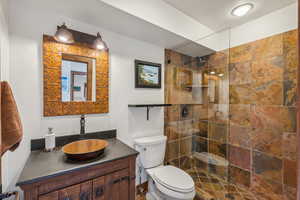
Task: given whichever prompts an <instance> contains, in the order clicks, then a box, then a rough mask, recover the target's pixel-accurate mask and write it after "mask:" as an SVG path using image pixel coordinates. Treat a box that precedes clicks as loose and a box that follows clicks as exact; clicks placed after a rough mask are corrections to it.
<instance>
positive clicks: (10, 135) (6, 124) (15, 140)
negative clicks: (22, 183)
mask: <svg viewBox="0 0 300 200" xmlns="http://www.w3.org/2000/svg"><path fill="white" fill-rule="evenodd" d="M22 137H23V129H22V123H21V119H20V115H19V112H18V108H17V104H16V102H15V99H14V96H13V93H12V90H11V88H10V86H9V84H8V82H6V81H2V82H1V138H2V144H1V146H2V148H1V155H3V154H4V153H5V152H6V151H7V150H10V151H14V150H15V149H16V148H17V147H18V146H19V144H20V142H21V140H22Z"/></svg>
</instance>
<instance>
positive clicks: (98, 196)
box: [93, 176, 107, 200]
mask: <svg viewBox="0 0 300 200" xmlns="http://www.w3.org/2000/svg"><path fill="white" fill-rule="evenodd" d="M106 190H107V189H106V187H105V176H102V177H100V178H97V179H94V180H93V200H104V195H105V192H106Z"/></svg>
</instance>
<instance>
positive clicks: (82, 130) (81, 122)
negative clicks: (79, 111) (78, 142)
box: [80, 115, 85, 135]
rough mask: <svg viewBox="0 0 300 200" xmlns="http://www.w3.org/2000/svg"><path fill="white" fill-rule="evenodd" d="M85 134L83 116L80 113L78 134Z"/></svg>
mask: <svg viewBox="0 0 300 200" xmlns="http://www.w3.org/2000/svg"><path fill="white" fill-rule="evenodd" d="M84 134H85V116H84V115H81V116H80V135H84Z"/></svg>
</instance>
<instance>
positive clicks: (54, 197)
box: [21, 156, 136, 200]
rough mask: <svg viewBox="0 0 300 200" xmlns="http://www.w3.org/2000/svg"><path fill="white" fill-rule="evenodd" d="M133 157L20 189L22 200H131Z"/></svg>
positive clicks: (133, 174) (133, 186)
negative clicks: (22, 193) (22, 194)
mask: <svg viewBox="0 0 300 200" xmlns="http://www.w3.org/2000/svg"><path fill="white" fill-rule="evenodd" d="M135 158H136V157H135V156H133V157H129V158H125V159H121V160H117V161H111V162H109V163H104V164H100V165H94V166H91V167H87V168H84V169H81V170H76V171H74V172H69V173H66V174H64V175H61V176H56V177H52V178H47V179H44V180H42V181H39V182H36V183H32V184H27V185H22V186H21V188H22V189H23V190H24V193H25V200H134V199H135Z"/></svg>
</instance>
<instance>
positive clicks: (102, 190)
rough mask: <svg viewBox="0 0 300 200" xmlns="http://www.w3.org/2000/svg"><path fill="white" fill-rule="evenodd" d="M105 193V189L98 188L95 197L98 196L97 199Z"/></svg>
mask: <svg viewBox="0 0 300 200" xmlns="http://www.w3.org/2000/svg"><path fill="white" fill-rule="evenodd" d="M103 193H104V188H103V187H98V188H97V189H96V192H95V195H96V197H101V196H102V195H103Z"/></svg>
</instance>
